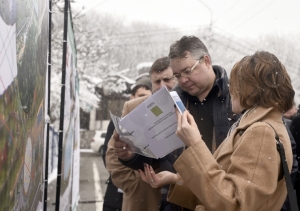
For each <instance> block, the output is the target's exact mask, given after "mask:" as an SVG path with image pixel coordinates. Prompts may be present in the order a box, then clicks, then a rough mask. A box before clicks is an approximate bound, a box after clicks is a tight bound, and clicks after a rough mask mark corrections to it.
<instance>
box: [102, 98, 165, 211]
mask: <svg viewBox="0 0 300 211" xmlns="http://www.w3.org/2000/svg"><path fill="white" fill-rule="evenodd" d="M146 98H147V97H141V98H136V99H134V100H130V101H128V102H126V103H125V104H124V107H123V111H122V116H125V115H127V114H128V113H129V112H130V111H132V110H133V109H134V108H135V107H137V106H138V105H139V104H141V103H142V102H143V101H144V100H145V99H146ZM115 132H116V131H114V133H115ZM114 142H115V140H114V139H113V138H111V139H110V141H109V142H108V149H107V152H106V168H107V170H108V171H109V173H111V178H112V181H113V183H114V184H115V185H116V186H117V187H118V188H120V189H122V190H123V191H124V194H123V205H122V211H144V210H151V211H158V210H159V202H160V198H161V194H160V191H159V190H158V189H153V188H152V187H151V186H150V185H149V184H148V183H145V182H144V181H142V179H141V177H140V174H139V172H138V171H135V170H132V169H130V168H128V167H125V166H124V165H122V164H121V163H120V162H119V160H118V157H117V156H116V154H115V153H114Z"/></svg>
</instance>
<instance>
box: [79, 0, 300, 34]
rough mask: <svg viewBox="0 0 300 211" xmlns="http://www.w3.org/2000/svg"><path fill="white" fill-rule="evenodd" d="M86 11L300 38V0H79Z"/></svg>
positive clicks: (226, 30)
mask: <svg viewBox="0 0 300 211" xmlns="http://www.w3.org/2000/svg"><path fill="white" fill-rule="evenodd" d="M77 2H78V3H76V4H77V5H85V8H86V9H85V11H86V12H89V11H96V12H103V13H110V14H114V15H116V16H119V17H122V18H123V19H124V23H130V22H131V21H136V20H138V21H145V22H149V23H164V24H168V25H170V26H172V27H176V28H183V29H184V28H186V27H195V28H196V27H198V26H209V25H210V24H212V25H213V27H214V29H216V30H219V31H221V32H223V33H229V34H232V35H234V36H237V37H240V38H242V37H243V38H245V37H247V36H250V37H257V36H260V35H263V34H267V33H275V34H279V35H286V36H290V37H293V38H294V39H295V38H296V37H300V24H299V21H300V11H299V9H300V0H252V1H249V0H77Z"/></svg>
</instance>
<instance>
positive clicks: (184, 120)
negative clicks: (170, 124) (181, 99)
mask: <svg viewBox="0 0 300 211" xmlns="http://www.w3.org/2000/svg"><path fill="white" fill-rule="evenodd" d="M176 115H177V130H176V135H177V136H178V137H179V138H180V139H181V140H182V141H183V142H184V143H185V145H186V146H191V145H193V144H195V143H197V142H198V141H201V140H202V138H201V134H200V132H199V129H198V126H197V124H196V122H195V120H194V118H193V116H192V115H191V114H190V113H189V112H188V111H187V110H185V111H184V112H183V113H182V115H181V114H180V113H179V111H178V110H177V108H176Z"/></svg>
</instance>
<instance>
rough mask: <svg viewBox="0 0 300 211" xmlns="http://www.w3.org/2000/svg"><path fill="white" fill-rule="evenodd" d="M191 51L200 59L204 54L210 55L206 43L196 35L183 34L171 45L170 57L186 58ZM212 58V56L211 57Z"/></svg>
mask: <svg viewBox="0 0 300 211" xmlns="http://www.w3.org/2000/svg"><path fill="white" fill-rule="evenodd" d="M187 52H190V53H191V54H192V56H194V57H195V59H200V58H201V57H202V56H204V55H208V56H209V58H210V55H209V53H208V50H207V48H206V46H205V45H204V43H203V42H202V41H201V40H200V39H199V38H198V37H195V36H183V37H182V38H181V39H180V40H177V41H175V42H174V43H173V44H172V45H171V46H170V52H169V58H170V59H173V58H186V54H187ZM210 59H211V58H210Z"/></svg>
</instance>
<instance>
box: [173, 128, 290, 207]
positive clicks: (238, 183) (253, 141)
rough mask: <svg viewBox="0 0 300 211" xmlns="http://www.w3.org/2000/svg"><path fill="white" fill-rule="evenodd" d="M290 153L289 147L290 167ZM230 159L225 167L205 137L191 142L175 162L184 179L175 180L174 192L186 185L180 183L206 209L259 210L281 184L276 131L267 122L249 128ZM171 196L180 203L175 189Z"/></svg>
mask: <svg viewBox="0 0 300 211" xmlns="http://www.w3.org/2000/svg"><path fill="white" fill-rule="evenodd" d="M261 124H264V125H261ZM225 141H226V140H225ZM284 141H285V142H284V144H285V147H286V146H290V144H289V143H288V140H287V137H286V140H284ZM272 146H273V147H272ZM290 155H291V151H290V150H289V151H288V153H286V156H287V161H288V164H289V168H291V156H290ZM230 162H231V164H230V166H229V168H228V169H227V170H226V171H225V170H222V166H220V165H219V164H218V163H217V161H216V159H215V158H214V157H213V155H212V154H211V153H210V151H209V149H208V148H207V146H206V145H205V143H204V142H203V141H202V142H199V143H197V144H195V145H193V146H190V147H189V148H188V149H186V150H185V151H184V152H183V153H182V154H181V156H180V157H179V158H178V159H177V161H176V162H175V164H174V167H175V169H176V170H177V172H178V173H179V174H180V176H181V177H182V178H183V180H184V181H185V182H184V184H176V185H175V187H173V194H174V193H175V191H176V188H181V189H182V188H183V187H178V186H181V185H182V186H184V185H185V186H186V187H188V188H189V189H190V191H191V192H192V193H193V198H196V199H194V201H197V200H198V201H200V202H201V203H200V205H204V206H205V207H206V209H207V210H230V211H235V210H259V209H260V208H262V206H264V205H265V204H267V201H268V199H269V198H270V196H272V194H273V193H274V192H275V190H276V188H277V186H278V175H279V172H280V157H279V153H278V151H277V149H276V144H275V138H274V131H273V130H272V129H271V128H270V127H269V126H266V124H265V123H259V124H258V125H256V126H252V127H251V129H250V128H249V129H248V130H246V131H245V132H244V134H243V136H242V137H241V140H240V143H239V145H238V146H237V148H236V149H235V150H234V151H233V153H232V154H231V157H230ZM181 197H184V195H182V196H181ZM177 198H178V197H177ZM169 199H170V200H171V201H173V202H175V203H177V202H176V199H175V198H174V199H175V201H174V200H172V193H170V194H169Z"/></svg>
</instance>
